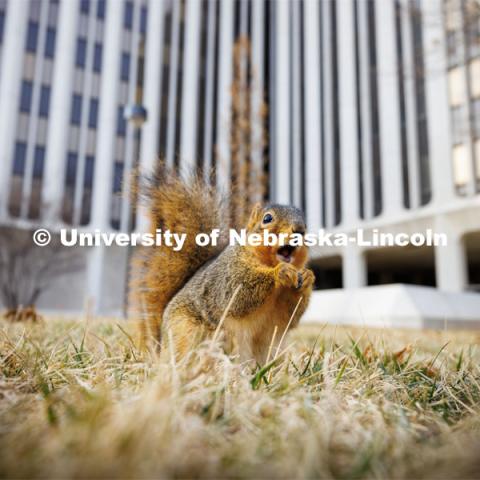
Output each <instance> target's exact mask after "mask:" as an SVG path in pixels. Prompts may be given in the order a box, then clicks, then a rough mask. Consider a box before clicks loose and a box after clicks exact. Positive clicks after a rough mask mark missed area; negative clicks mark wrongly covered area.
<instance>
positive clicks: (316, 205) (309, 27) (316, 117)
mask: <svg viewBox="0 0 480 480" xmlns="http://www.w3.org/2000/svg"><path fill="white" fill-rule="evenodd" d="M303 14H304V17H303V22H304V23H303V25H304V30H303V34H304V43H303V44H304V47H305V61H304V67H305V71H304V78H305V80H304V88H305V161H306V171H307V173H308V174H307V176H306V177H307V178H306V179H305V188H306V189H307V191H306V199H307V224H308V226H309V229H311V230H312V231H317V230H318V229H319V228H320V226H321V223H322V222H321V217H322V195H321V193H320V189H321V186H322V170H321V168H320V162H321V157H320V152H321V132H322V124H321V121H322V120H321V118H320V108H321V105H320V68H321V66H320V31H319V2H318V1H317V0H305V1H304V4H303Z"/></svg>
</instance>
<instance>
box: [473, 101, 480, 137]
mask: <svg viewBox="0 0 480 480" xmlns="http://www.w3.org/2000/svg"><path fill="white" fill-rule="evenodd" d="M472 117H473V135H474V137H475V138H480V98H476V99H474V100H473V101H472Z"/></svg>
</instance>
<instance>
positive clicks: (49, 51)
mask: <svg viewBox="0 0 480 480" xmlns="http://www.w3.org/2000/svg"><path fill="white" fill-rule="evenodd" d="M55 35H56V32H55V29H54V28H52V27H48V28H47V36H46V38H45V57H47V58H53V55H54V53H55Z"/></svg>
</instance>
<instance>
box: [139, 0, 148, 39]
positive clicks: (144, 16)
mask: <svg viewBox="0 0 480 480" xmlns="http://www.w3.org/2000/svg"><path fill="white" fill-rule="evenodd" d="M140 31H141V32H142V33H143V34H145V32H146V31H147V7H145V6H143V7H142V9H141V10H140Z"/></svg>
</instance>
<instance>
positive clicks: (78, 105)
mask: <svg viewBox="0 0 480 480" xmlns="http://www.w3.org/2000/svg"><path fill="white" fill-rule="evenodd" d="M81 117H82V96H81V95H78V94H76V93H75V94H74V95H73V97H72V112H71V115H70V123H71V124H72V125H80V121H81Z"/></svg>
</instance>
